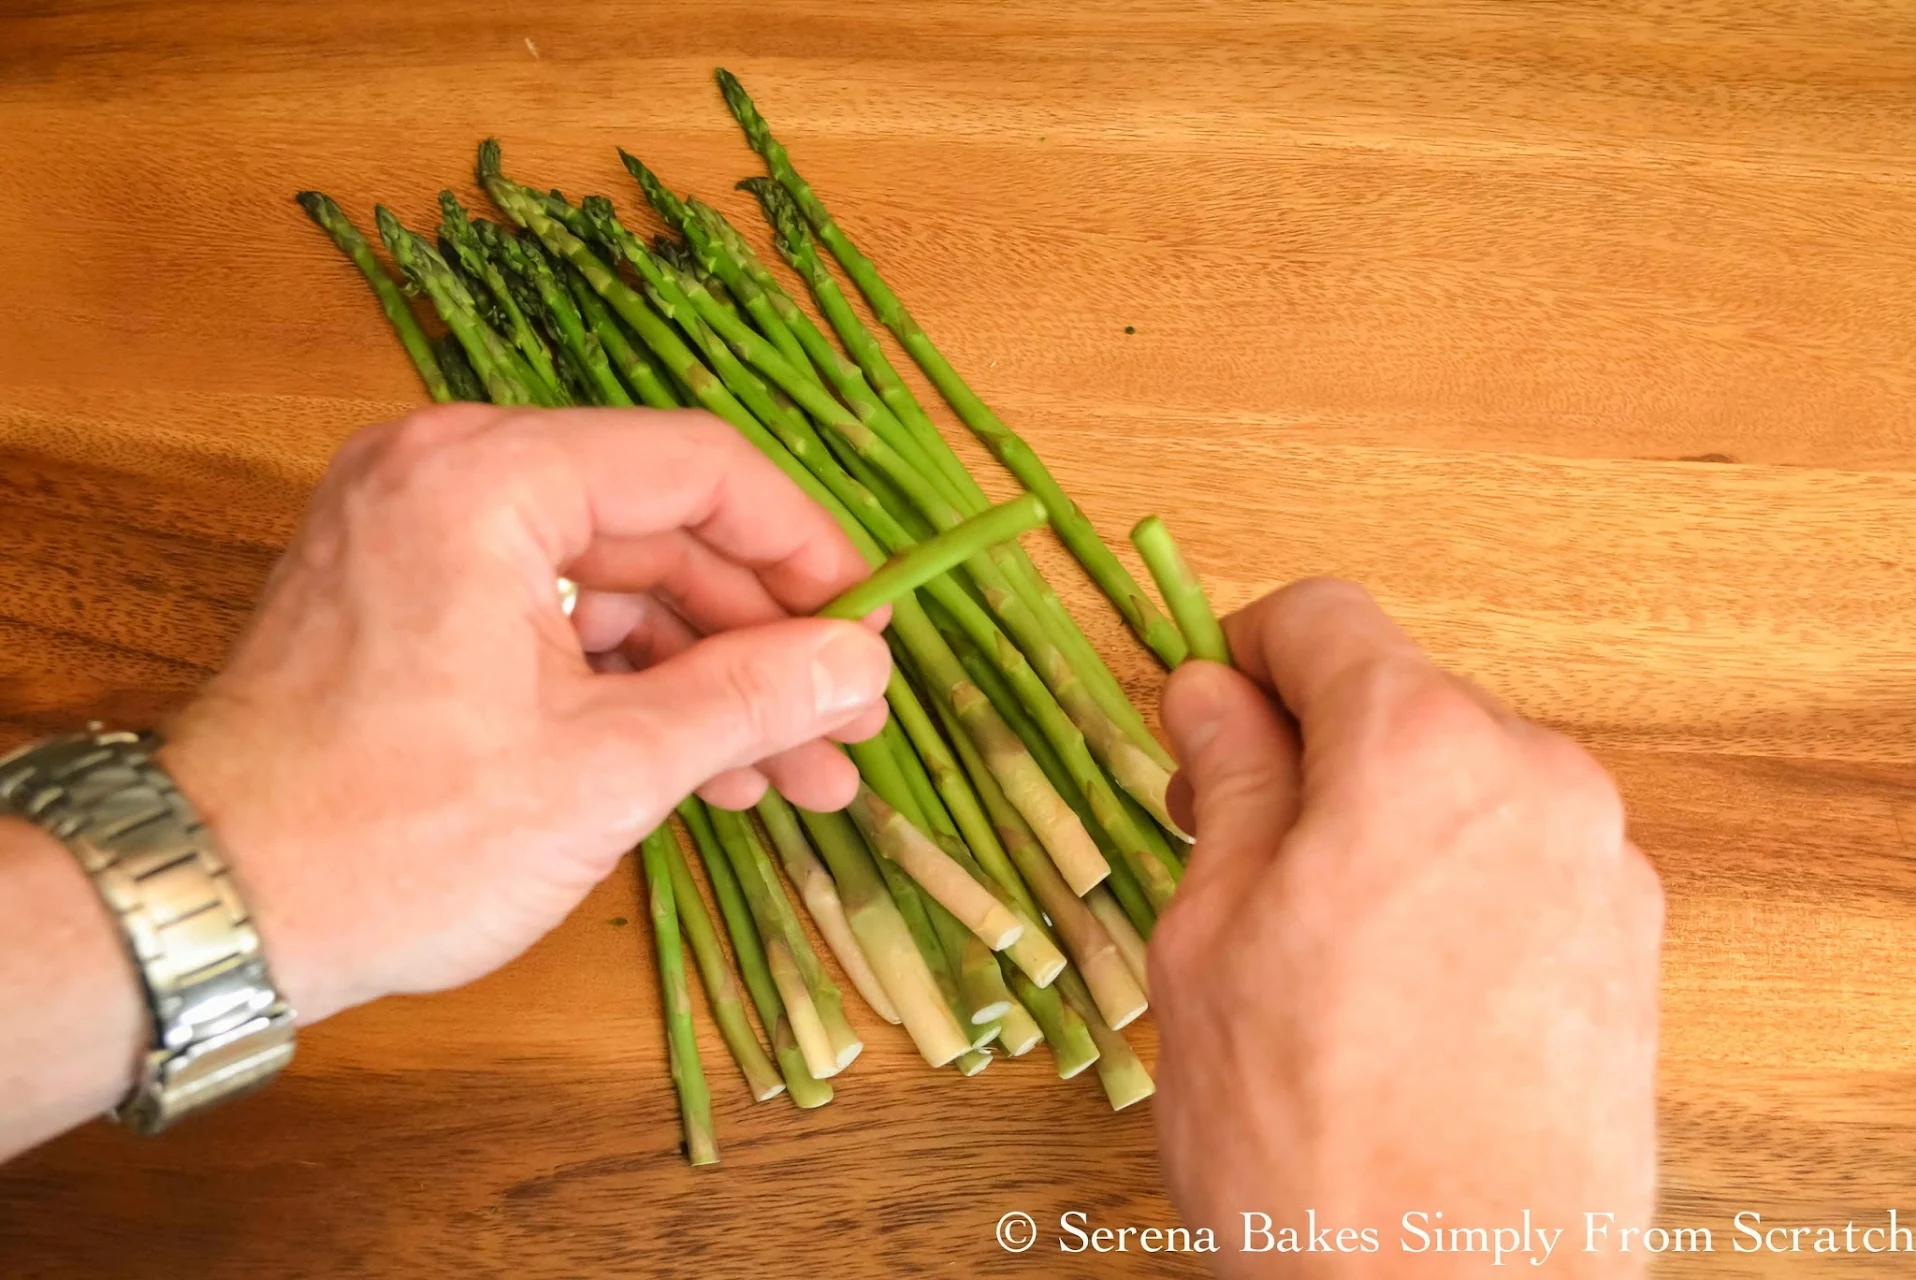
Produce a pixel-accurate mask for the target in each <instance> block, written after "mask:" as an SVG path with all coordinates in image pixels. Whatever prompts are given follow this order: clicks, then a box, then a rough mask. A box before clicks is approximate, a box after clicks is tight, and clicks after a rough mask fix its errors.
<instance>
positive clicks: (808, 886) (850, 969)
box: [758, 790, 899, 1026]
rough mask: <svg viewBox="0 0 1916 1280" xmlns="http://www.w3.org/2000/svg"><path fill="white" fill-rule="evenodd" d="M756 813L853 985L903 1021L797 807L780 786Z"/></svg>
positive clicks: (882, 1011)
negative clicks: (867, 956) (861, 943)
mask: <svg viewBox="0 0 1916 1280" xmlns="http://www.w3.org/2000/svg"><path fill="white" fill-rule="evenodd" d="M758 816H759V820H760V821H762V822H763V823H764V824H765V831H766V834H768V835H769V836H771V838H772V847H773V848H774V849H776V850H777V851H778V858H779V861H780V862H781V863H783V864H784V866H785V876H786V878H787V879H789V880H790V881H791V882H792V886H793V887H794V888H796V889H797V890H798V896H799V897H800V898H801V899H803V900H804V903H805V909H806V910H807V911H809V912H811V914H812V923H814V924H816V925H817V926H818V932H819V936H820V937H822V938H824V939H825V945H826V946H828V947H830V948H831V951H832V955H834V956H836V957H837V959H838V967H839V968H841V969H843V970H844V971H845V976H846V977H848V978H850V979H851V980H852V985H853V986H854V987H857V988H858V994H859V995H861V996H863V997H864V998H865V1003H866V1004H868V1005H870V1006H871V1008H872V1012H874V1013H876V1014H877V1015H878V1016H879V1017H881V1018H883V1019H884V1020H885V1021H887V1022H889V1023H891V1024H892V1025H893V1026H896V1025H897V1024H898V1021H899V1017H898V1009H897V1008H896V1006H894V1005H893V1004H892V1001H891V997H890V996H888V995H886V994H885V986H884V984H883V983H882V982H880V981H879V979H878V975H877V974H876V973H874V972H873V971H872V967H871V963H870V962H869V961H867V960H866V959H865V953H864V952H863V951H861V950H859V947H858V940H857V937H856V936H855V935H854V933H853V931H852V926H851V921H849V920H848V919H846V917H845V903H844V900H843V899H841V898H840V897H839V896H838V886H837V885H836V884H834V883H833V882H832V875H831V872H829V871H827V870H826V869H825V864H824V863H822V862H820V861H819V860H818V855H817V854H816V853H814V852H812V845H811V842H810V841H809V840H807V839H806V838H805V828H804V827H803V826H802V825H800V823H799V820H798V814H797V812H796V811H795V810H793V808H792V806H791V805H790V804H788V803H787V802H786V800H785V797H783V796H781V795H779V794H778V792H777V791H773V790H768V791H767V792H766V793H765V798H764V799H763V800H761V801H759V803H758Z"/></svg>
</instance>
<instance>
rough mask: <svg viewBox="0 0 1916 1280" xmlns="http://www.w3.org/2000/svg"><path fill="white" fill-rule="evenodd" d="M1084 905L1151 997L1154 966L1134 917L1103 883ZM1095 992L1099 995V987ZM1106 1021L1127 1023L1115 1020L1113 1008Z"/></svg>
mask: <svg viewBox="0 0 1916 1280" xmlns="http://www.w3.org/2000/svg"><path fill="white" fill-rule="evenodd" d="M1084 905H1085V908H1086V909H1087V910H1089V911H1090V912H1091V914H1092V915H1094V916H1096V917H1097V919H1098V923H1099V924H1101V925H1103V926H1104V931H1105V932H1106V933H1107V934H1109V935H1110V937H1111V942H1112V945H1113V946H1115V947H1117V949H1118V954H1119V955H1121V956H1123V957H1124V967H1125V968H1127V969H1129V970H1130V971H1131V976H1132V977H1133V978H1134V979H1136V980H1137V984H1138V990H1139V991H1141V992H1143V993H1144V995H1145V996H1146V997H1149V996H1150V994H1151V975H1150V966H1149V965H1147V964H1146V963H1145V944H1144V939H1143V938H1142V937H1140V936H1139V934H1138V931H1137V930H1136V929H1134V928H1132V927H1131V920H1130V918H1129V917H1128V916H1126V915H1125V913H1124V908H1123V907H1121V906H1119V905H1118V900H1117V898H1115V897H1114V896H1112V894H1111V892H1110V891H1109V890H1107V889H1106V888H1105V887H1104V886H1103V885H1099V886H1098V887H1097V888H1095V889H1093V890H1092V891H1091V892H1090V893H1087V894H1085V895H1084ZM1093 993H1094V994H1095V988H1094V989H1093ZM1098 1007H1099V1008H1100V1009H1104V1003H1103V1002H1102V1001H1100V1002H1099V1004H1098ZM1106 1020H1107V1021H1109V1022H1110V1023H1111V1025H1112V1026H1114V1027H1122V1026H1123V1025H1124V1023H1123V1022H1120V1021H1117V1020H1116V1019H1113V1018H1112V1017H1111V1015H1110V1011H1109V1010H1106Z"/></svg>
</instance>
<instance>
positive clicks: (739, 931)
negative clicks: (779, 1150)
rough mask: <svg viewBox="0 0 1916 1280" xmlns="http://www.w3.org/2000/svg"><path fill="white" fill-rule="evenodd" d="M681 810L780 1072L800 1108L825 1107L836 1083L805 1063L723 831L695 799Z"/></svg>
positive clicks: (684, 804) (687, 801) (747, 991)
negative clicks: (714, 826) (724, 843)
mask: <svg viewBox="0 0 1916 1280" xmlns="http://www.w3.org/2000/svg"><path fill="white" fill-rule="evenodd" d="M678 813H679V818H680V819H681V820H682V821H683V822H684V823H685V829H686V830H687V831H688V832H690V833H691V836H692V847H693V848H695V849H697V850H698V853H699V861H701V862H702V863H704V864H705V878H706V880H707V881H708V882H709V883H710V884H711V886H712V897H713V898H714V899H715V900H717V902H718V908H719V915H720V916H721V917H722V918H723V919H724V921H725V931H726V933H727V934H728V935H730V937H731V939H732V954H733V955H734V956H736V957H738V968H739V972H740V973H741V974H742V975H743V976H744V978H745V990H746V993H747V994H749V995H750V996H751V997H752V1004H753V1006H754V1007H756V1008H757V1010H758V1020H759V1023H760V1025H762V1026H763V1027H764V1028H765V1032H766V1035H767V1037H768V1038H769V1039H770V1040H771V1042H772V1057H773V1059H774V1060H776V1061H777V1063H778V1069H779V1073H780V1074H781V1075H783V1076H784V1077H785V1089H786V1092H788V1093H789V1094H791V1097H792V1101H793V1102H794V1103H796V1104H797V1105H798V1106H799V1107H801V1108H806V1109H809V1108H812V1107H822V1106H824V1105H825V1104H826V1103H828V1102H830V1101H831V1100H832V1087H831V1085H829V1084H827V1083H825V1081H823V1080H820V1079H818V1078H817V1077H815V1076H814V1075H812V1073H811V1071H810V1070H809V1069H808V1068H807V1066H806V1061H805V1055H804V1053H803V1052H802V1051H801V1050H800V1049H799V1047H798V1039H797V1037H796V1035H795V1034H794V1032H793V1031H792V1024H791V1021H790V1020H789V1019H788V1018H787V1017H786V1015H785V1006H784V1003H783V1001H782V1000H781V999H780V995H779V986H778V983H777V982H776V981H774V980H773V978H772V971H771V968H770V966H769V964H768V962H767V960H766V956H765V947H764V944H763V943H762V942H760V941H759V936H758V929H757V926H755V925H754V924H753V923H752V912H751V909H750V907H748V906H747V905H746V902H745V895H744V892H743V891H742V890H741V889H740V888H739V882H738V877H737V876H736V875H734V874H733V872H732V865H731V860H730V858H729V857H728V856H727V855H726V852H725V848H724V846H722V845H721V844H720V843H719V838H718V833H717V832H716V831H714V830H713V829H712V819H711V816H710V814H709V813H708V811H707V810H706V808H705V806H704V804H702V803H701V802H700V801H699V800H698V799H696V798H688V799H687V800H686V801H685V802H684V803H682V804H680V805H679V809H678Z"/></svg>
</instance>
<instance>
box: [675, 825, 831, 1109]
mask: <svg viewBox="0 0 1916 1280" xmlns="http://www.w3.org/2000/svg"><path fill="white" fill-rule="evenodd" d="M708 815H709V818H710V821H711V823H712V828H713V830H714V832H716V833H717V835H718V841H719V847H720V848H721V849H723V850H724V851H725V856H726V857H727V858H728V859H729V860H730V861H731V864H732V874H733V875H734V876H736V877H737V878H738V883H739V887H740V888H741V889H742V890H743V891H744V893H745V905H746V907H747V908H748V909H749V910H750V911H751V914H752V923H753V924H754V925H756V926H757V928H758V936H759V941H760V943H761V944H762V945H763V946H764V948H765V963H766V967H767V968H768V969H770V971H771V974H772V982H773V985H775V986H776V987H777V988H778V998H779V1001H780V1003H782V1004H783V1005H784V1006H785V1016H786V1019H787V1020H788V1021H789V1022H790V1023H791V1026H792V1036H793V1038H794V1039H796V1040H797V1041H798V1049H799V1052H800V1053H802V1054H804V1055H805V1069H806V1070H807V1071H808V1072H810V1073H811V1076H812V1079H814V1080H827V1079H830V1078H831V1077H832V1076H835V1075H837V1074H838V1073H839V1071H841V1070H842V1069H843V1068H844V1066H845V1061H841V1059H842V1058H843V1057H844V1054H843V1052H842V1051H843V1049H844V1047H845V1046H843V1045H841V1044H840V1043H838V1041H837V1039H836V1038H835V1037H834V1036H833V1035H832V1034H831V1033H830V1032H829V1031H828V1030H827V1029H826V1026H827V1023H826V1018H825V1012H824V1010H823V1009H821V1008H820V1007H819V1005H820V1001H819V1000H818V998H817V993H816V990H815V985H816V984H814V983H813V982H811V981H809V978H810V975H809V974H807V973H806V971H805V969H804V968H802V967H801V966H800V962H799V958H798V948H799V947H800V946H806V945H807V944H806V943H805V942H804V939H803V938H802V937H800V938H798V939H797V940H796V941H795V940H794V939H793V937H792V934H793V933H794V932H795V930H792V929H788V928H787V927H786V926H787V922H786V921H785V919H784V918H783V916H782V915H781V913H780V911H779V907H780V905H781V904H780V903H778V902H775V901H774V898H773V895H774V894H777V893H778V886H777V884H776V883H775V882H772V881H770V880H768V879H767V877H766V874H765V873H766V872H768V871H770V869H771V868H770V867H769V866H765V867H761V866H760V865H759V861H758V858H759V857H762V856H763V851H762V850H754V848H753V846H754V845H755V844H756V843H757V841H756V837H754V836H752V835H751V830H750V828H749V827H748V826H747V825H746V823H745V820H744V818H743V817H742V816H741V815H739V814H737V813H733V812H731V811H729V810H725V809H719V808H713V807H710V806H708ZM755 853H756V854H757V855H758V856H754V855H755ZM781 896H782V895H781ZM786 909H787V910H789V909H790V908H789V906H788V907H787V908H786ZM808 950H809V947H808ZM834 994H835V993H834ZM855 1052H856V1051H855V1050H854V1054H855Z"/></svg>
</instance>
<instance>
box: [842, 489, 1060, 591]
mask: <svg viewBox="0 0 1916 1280" xmlns="http://www.w3.org/2000/svg"><path fill="white" fill-rule="evenodd" d="M1043 523H1044V504H1042V503H1040V502H1039V501H1038V500H1037V499H1036V498H1034V497H1032V496H1031V495H1030V494H1026V495H1025V496H1024V497H1022V498H1014V499H1012V500H1011V501H1010V502H1007V503H1004V504H1003V505H1001V506H996V507H992V508H990V509H989V510H987V511H985V512H983V513H982V514H979V515H975V516H973V517H972V518H971V519H969V520H966V521H965V522H964V523H962V524H958V525H954V526H952V527H951V528H949V529H946V530H945V531H944V532H943V533H940V534H939V535H937V536H936V537H934V538H931V539H929V540H927V541H925V542H921V543H919V544H918V545H917V546H915V547H913V548H911V550H909V551H906V552H905V553H904V554H902V555H899V556H895V557H893V558H892V559H891V560H890V561H889V562H887V563H886V564H885V566H884V567H883V568H881V569H879V570H878V571H877V572H876V573H874V574H872V575H871V577H869V578H866V579H865V580H864V581H863V582H861V583H859V584H858V585H857V586H855V587H852V588H851V589H850V590H848V591H846V592H845V593H844V594H843V595H841V596H839V597H838V598H837V599H836V600H833V601H832V602H831V603H830V604H827V605H826V606H825V607H824V608H822V609H820V610H819V611H818V612H819V616H820V617H825V618H851V619H854V620H856V619H858V618H862V617H864V616H865V615H866V614H869V613H873V612H876V611H877V610H878V609H880V608H883V607H884V606H885V605H888V604H890V603H892V601H894V600H896V599H897V598H898V597H899V596H902V595H904V594H905V593H906V592H908V591H916V590H917V589H918V588H919V587H922V586H924V585H925V584H926V583H928V582H930V581H931V580H932V579H933V578H936V577H938V576H939V575H941V574H944V573H947V572H949V571H950V570H952V569H955V568H957V567H958V566H959V565H961V564H963V563H964V562H965V561H967V560H969V559H971V558H972V557H973V556H975V555H977V554H978V553H979V552H981V551H983V550H984V549H985V548H987V547H989V546H991V545H992V544H993V543H998V542H1005V541H1008V540H1010V539H1012V538H1016V537H1017V536H1018V535H1019V534H1021V533H1023V532H1025V531H1026V530H1027V529H1035V528H1037V527H1038V526H1039V525H1041V524H1043Z"/></svg>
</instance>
